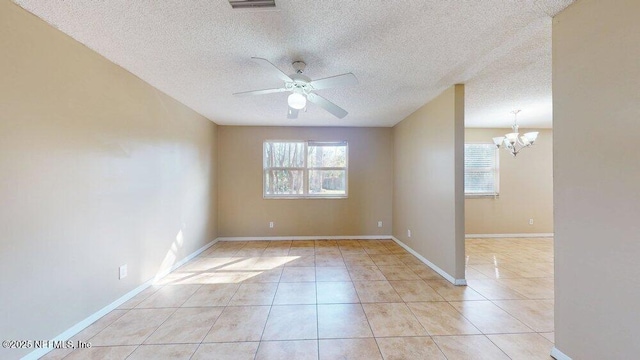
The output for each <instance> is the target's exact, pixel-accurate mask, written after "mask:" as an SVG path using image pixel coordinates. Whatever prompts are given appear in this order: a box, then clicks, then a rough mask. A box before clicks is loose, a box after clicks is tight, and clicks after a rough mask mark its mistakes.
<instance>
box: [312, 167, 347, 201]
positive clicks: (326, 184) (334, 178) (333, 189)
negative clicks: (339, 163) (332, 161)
mask: <svg viewBox="0 0 640 360" xmlns="http://www.w3.org/2000/svg"><path fill="white" fill-rule="evenodd" d="M346 177H347V172H346V171H345V170H309V194H310V195H328V196H331V195H344V194H346V186H345V185H346Z"/></svg>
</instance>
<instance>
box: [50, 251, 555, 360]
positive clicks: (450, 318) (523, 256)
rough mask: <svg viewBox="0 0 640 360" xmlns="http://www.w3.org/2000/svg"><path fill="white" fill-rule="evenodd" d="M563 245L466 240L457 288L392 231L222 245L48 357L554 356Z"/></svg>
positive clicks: (170, 276)
mask: <svg viewBox="0 0 640 360" xmlns="http://www.w3.org/2000/svg"><path fill="white" fill-rule="evenodd" d="M552 248H553V240H552V239H469V240H467V279H468V283H469V286H467V287H464V286H462V287H460V286H458V287H456V286H453V285H451V284H450V283H449V282H448V281H446V280H444V279H443V278H442V277H440V275H438V274H437V273H435V272H434V271H433V270H431V269H430V268H428V267H427V266H425V265H424V264H422V263H421V262H420V261H419V260H418V259H416V258H415V257H414V256H412V255H410V254H409V253H408V252H406V251H405V250H404V249H402V248H401V247H400V246H398V245H397V244H396V243H394V242H393V241H392V240H339V241H333V240H322V241H254V242H219V243H217V244H215V245H214V246H213V247H211V248H210V249H208V250H207V251H205V252H204V253H203V254H201V255H200V256H199V257H197V258H195V259H194V260H192V261H191V262H189V263H187V264H186V265H184V266H182V267H181V268H179V269H177V270H176V271H174V272H173V273H171V274H169V275H168V276H166V277H165V278H164V279H162V280H161V281H160V282H159V284H158V285H157V286H154V287H151V288H149V289H147V290H145V291H143V292H142V293H140V294H139V295H137V296H136V297H135V298H133V299H131V300H130V301H128V302H127V303H125V304H123V305H122V306H120V307H119V308H118V309H116V310H114V311H112V312H111V313H109V314H107V315H106V316H104V317H103V318H101V319H100V320H98V321H97V322H95V323H94V324H93V325H91V326H89V327H88V328H87V329H85V330H83V331H82V332H81V333H79V334H78V335H76V336H75V337H74V340H82V341H88V342H90V343H91V344H92V347H91V348H90V349H83V350H80V349H79V350H75V351H73V352H69V351H65V350H55V351H53V352H51V353H49V354H48V355H46V356H45V358H46V359H61V358H64V359H69V360H71V359H125V358H126V359H164V358H166V359H194V360H195V359H219V360H221V359H234V360H237V359H318V358H319V359H366V360H371V359H411V360H413V359H449V360H454V359H491V360H499V359H551V358H550V357H549V352H550V350H551V348H552V346H553V344H552V343H553V250H552Z"/></svg>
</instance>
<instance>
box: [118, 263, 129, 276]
mask: <svg viewBox="0 0 640 360" xmlns="http://www.w3.org/2000/svg"><path fill="white" fill-rule="evenodd" d="M118 270H119V275H118V279H124V278H126V277H127V264H124V265H122V266H120V267H119V268H118Z"/></svg>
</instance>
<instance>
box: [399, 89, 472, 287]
mask: <svg viewBox="0 0 640 360" xmlns="http://www.w3.org/2000/svg"><path fill="white" fill-rule="evenodd" d="M393 143H394V151H393V153H394V172H393V173H394V185H393V189H394V191H393V235H394V236H395V237H396V238H397V239H399V240H401V241H402V242H404V243H405V244H407V245H408V246H410V247H411V248H412V249H414V250H415V251H417V252H418V253H419V254H420V255H422V256H424V257H425V258H426V259H427V260H429V261H431V262H432V263H434V264H435V265H436V266H438V267H440V268H441V269H442V270H444V271H445V272H447V273H448V274H449V275H451V276H452V277H454V278H456V279H464V188H463V183H464V163H463V161H464V86H462V85H456V86H454V87H451V88H449V89H447V90H445V91H444V92H443V93H442V94H441V95H440V96H438V97H437V98H435V99H433V100H432V101H431V102H429V103H427V104H426V105H424V106H423V107H421V108H420V109H418V110H417V111H416V112H414V113H413V114H411V115H410V116H408V117H407V118H406V119H404V120H403V121H401V122H400V123H398V124H397V125H396V126H395V127H394V128H393ZM407 230H411V232H412V234H411V237H408V236H407Z"/></svg>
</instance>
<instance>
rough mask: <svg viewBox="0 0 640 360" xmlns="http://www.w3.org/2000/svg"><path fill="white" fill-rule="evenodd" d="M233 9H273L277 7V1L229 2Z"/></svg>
mask: <svg viewBox="0 0 640 360" xmlns="http://www.w3.org/2000/svg"><path fill="white" fill-rule="evenodd" d="M229 4H231V7H232V8H233V9H272V8H275V7H276V1H275V0H229Z"/></svg>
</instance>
